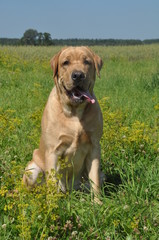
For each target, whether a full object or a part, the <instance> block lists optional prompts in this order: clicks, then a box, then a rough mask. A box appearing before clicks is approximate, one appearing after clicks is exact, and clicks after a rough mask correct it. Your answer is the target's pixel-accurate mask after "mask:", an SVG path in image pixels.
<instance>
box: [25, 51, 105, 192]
mask: <svg viewBox="0 0 159 240" xmlns="http://www.w3.org/2000/svg"><path fill="white" fill-rule="evenodd" d="M51 66H52V69H53V73H54V74H53V77H54V81H55V87H54V88H53V90H52V92H51V94H50V96H49V99H48V102H47V104H46V107H45V110H44V113H43V117H42V124H41V126H42V133H41V139H40V145H39V149H35V150H34V152H33V159H32V161H31V162H29V163H28V166H27V167H26V172H28V171H29V173H30V174H29V175H28V174H26V173H25V174H24V176H23V182H24V183H25V184H26V185H27V186H33V185H34V184H35V183H36V179H37V177H38V174H39V173H40V172H42V173H45V172H48V173H51V170H52V169H54V170H55V172H59V173H60V174H62V178H61V179H60V180H59V186H60V188H61V190H62V191H64V192H65V191H66V190H67V188H71V187H72V186H73V185H74V188H75V189H76V188H78V187H79V185H80V183H81V179H82V178H83V177H85V175H86V174H87V177H88V179H89V180H90V181H91V183H92V184H91V185H92V189H93V192H94V193H95V194H96V193H98V192H99V191H100V176H101V171H100V144H99V141H100V138H101V136H102V113H101V110H100V107H99V104H98V101H97V99H96V97H95V95H94V92H93V87H94V84H95V77H96V73H97V75H98V76H99V72H100V70H101V67H102V60H101V58H100V57H99V56H97V55H96V54H94V53H93V52H92V51H91V50H90V49H89V48H87V47H68V48H65V49H62V50H61V51H60V52H59V53H58V54H57V55H55V56H54V57H53V58H52V60H51ZM61 159H63V160H64V159H67V161H68V162H70V163H71V166H69V167H67V168H63V169H60V160H61ZM54 177H56V174H55V176H54ZM72 180H73V183H72Z"/></svg>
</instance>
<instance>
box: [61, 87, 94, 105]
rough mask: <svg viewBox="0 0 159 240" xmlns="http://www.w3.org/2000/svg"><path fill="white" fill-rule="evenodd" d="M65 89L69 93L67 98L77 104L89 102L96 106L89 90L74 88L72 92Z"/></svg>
mask: <svg viewBox="0 0 159 240" xmlns="http://www.w3.org/2000/svg"><path fill="white" fill-rule="evenodd" d="M64 89H65V91H66V93H67V96H68V97H69V98H70V99H71V100H72V101H73V102H76V103H82V102H84V101H87V102H89V103H92V104H94V103H95V99H94V98H93V97H92V96H91V94H90V92H89V90H86V91H85V90H83V89H81V88H80V87H74V88H73V89H72V90H67V89H66V87H65V86H64Z"/></svg>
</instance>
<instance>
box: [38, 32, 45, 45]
mask: <svg viewBox="0 0 159 240" xmlns="http://www.w3.org/2000/svg"><path fill="white" fill-rule="evenodd" d="M37 43H38V45H43V44H44V35H43V33H42V32H39V33H38V40H37Z"/></svg>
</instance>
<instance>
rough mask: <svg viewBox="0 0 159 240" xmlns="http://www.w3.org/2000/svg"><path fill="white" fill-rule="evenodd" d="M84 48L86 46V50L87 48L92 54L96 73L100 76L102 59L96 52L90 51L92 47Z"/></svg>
mask: <svg viewBox="0 0 159 240" xmlns="http://www.w3.org/2000/svg"><path fill="white" fill-rule="evenodd" d="M86 48H87V50H89V51H90V52H91V53H92V55H93V60H94V65H95V69H96V73H97V75H98V77H100V70H101V68H102V66H103V61H102V59H101V58H100V57H99V56H98V55H97V54H95V53H94V52H93V51H92V49H90V48H89V47H86Z"/></svg>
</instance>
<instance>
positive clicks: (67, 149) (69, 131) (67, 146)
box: [55, 124, 90, 156]
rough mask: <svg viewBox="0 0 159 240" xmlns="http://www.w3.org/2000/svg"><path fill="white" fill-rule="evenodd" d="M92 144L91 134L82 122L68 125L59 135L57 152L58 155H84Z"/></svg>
mask: <svg viewBox="0 0 159 240" xmlns="http://www.w3.org/2000/svg"><path fill="white" fill-rule="evenodd" d="M89 146H90V136H89V134H88V132H86V131H85V130H84V129H83V127H82V126H81V125H80V124H77V126H76V125H72V126H71V125H70V126H66V128H64V129H63V132H62V133H60V134H59V136H58V144H57V146H56V149H55V152H56V153H57V154H58V155H61V156H62V155H63V156H68V155H72V156H75V154H77V153H78V154H79V153H80V155H83V154H85V153H86V152H87V151H88V148H89Z"/></svg>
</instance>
